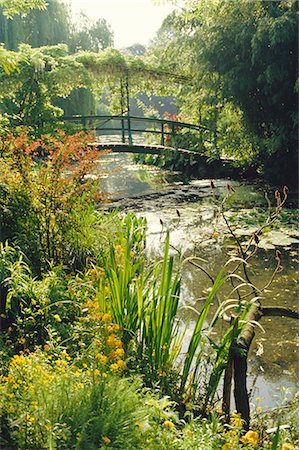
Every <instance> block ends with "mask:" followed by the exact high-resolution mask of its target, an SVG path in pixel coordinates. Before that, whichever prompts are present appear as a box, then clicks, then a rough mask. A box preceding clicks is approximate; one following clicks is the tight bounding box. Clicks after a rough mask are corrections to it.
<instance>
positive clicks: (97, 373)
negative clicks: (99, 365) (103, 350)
mask: <svg viewBox="0 0 299 450" xmlns="http://www.w3.org/2000/svg"><path fill="white" fill-rule="evenodd" d="M100 373H101V372H100V371H99V369H94V371H93V374H94V376H95V377H97V376H98V375H100Z"/></svg>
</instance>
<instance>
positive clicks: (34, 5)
mask: <svg viewBox="0 0 299 450" xmlns="http://www.w3.org/2000/svg"><path fill="white" fill-rule="evenodd" d="M0 6H1V7H3V12H4V15H5V16H6V17H8V18H10V19H11V18H12V17H13V16H14V15H16V14H27V13H28V12H30V11H31V10H32V9H40V10H44V9H46V8H47V3H46V2H45V0H0Z"/></svg>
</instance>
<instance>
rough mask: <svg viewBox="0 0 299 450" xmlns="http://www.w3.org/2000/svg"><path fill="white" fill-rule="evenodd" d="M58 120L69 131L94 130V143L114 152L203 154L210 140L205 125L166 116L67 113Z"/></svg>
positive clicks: (211, 136)
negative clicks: (160, 117) (65, 125)
mask: <svg viewBox="0 0 299 450" xmlns="http://www.w3.org/2000/svg"><path fill="white" fill-rule="evenodd" d="M60 120H61V121H63V122H64V123H65V124H68V125H67V126H68V127H69V128H71V130H73V131H79V130H85V131H89V130H95V131H96V142H94V145H96V146H97V147H98V148H99V149H105V148H109V149H111V150H112V151H115V152H129V153H149V154H161V153H162V152H163V151H167V150H169V151H178V152H180V153H186V154H193V155H198V156H199V155H201V156H203V155H204V153H205V150H206V148H205V143H207V142H211V140H212V139H213V132H212V131H211V130H209V129H208V128H206V127H203V126H200V125H194V124H190V123H186V122H179V121H174V120H168V119H156V118H151V117H134V116H130V115H119V116H69V117H63V118H61V119H60ZM191 146H192V151H190V150H189V148H190V147H191Z"/></svg>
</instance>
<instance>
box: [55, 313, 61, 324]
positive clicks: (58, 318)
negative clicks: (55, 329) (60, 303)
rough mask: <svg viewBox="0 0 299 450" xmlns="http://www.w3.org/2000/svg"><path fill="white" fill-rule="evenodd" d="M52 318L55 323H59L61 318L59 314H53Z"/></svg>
mask: <svg viewBox="0 0 299 450" xmlns="http://www.w3.org/2000/svg"><path fill="white" fill-rule="evenodd" d="M53 318H54V319H55V320H56V321H57V322H61V317H60V315H59V314H54V315H53Z"/></svg>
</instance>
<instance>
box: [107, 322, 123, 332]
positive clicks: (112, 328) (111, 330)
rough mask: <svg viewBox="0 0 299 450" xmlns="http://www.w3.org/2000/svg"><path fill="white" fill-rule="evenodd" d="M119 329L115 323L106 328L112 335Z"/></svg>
mask: <svg viewBox="0 0 299 450" xmlns="http://www.w3.org/2000/svg"><path fill="white" fill-rule="evenodd" d="M119 329H120V326H119V325H118V324H117V323H115V324H114V325H110V326H109V327H108V328H107V330H108V333H113V332H114V331H119Z"/></svg>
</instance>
